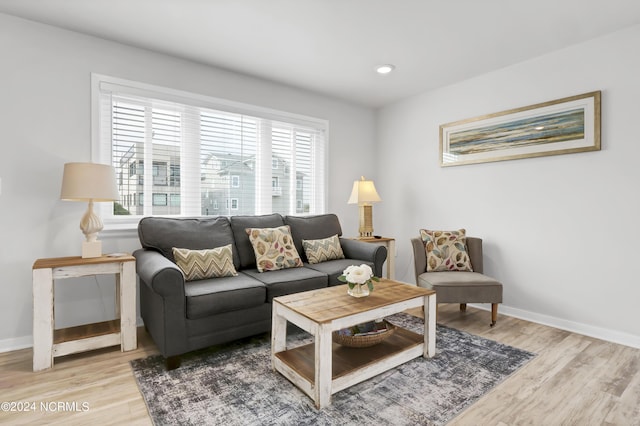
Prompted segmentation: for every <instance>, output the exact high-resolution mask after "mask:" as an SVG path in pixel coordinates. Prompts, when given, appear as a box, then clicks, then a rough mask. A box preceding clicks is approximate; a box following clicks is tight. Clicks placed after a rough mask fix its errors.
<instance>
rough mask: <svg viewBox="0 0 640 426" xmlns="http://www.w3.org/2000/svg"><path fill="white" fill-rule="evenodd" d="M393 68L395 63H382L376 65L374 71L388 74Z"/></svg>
mask: <svg viewBox="0 0 640 426" xmlns="http://www.w3.org/2000/svg"><path fill="white" fill-rule="evenodd" d="M394 69H396V67H395V65H391V64H384V65H378V66H377V67H376V72H377V73H378V74H389V73H390V72H391V71H393V70H394Z"/></svg>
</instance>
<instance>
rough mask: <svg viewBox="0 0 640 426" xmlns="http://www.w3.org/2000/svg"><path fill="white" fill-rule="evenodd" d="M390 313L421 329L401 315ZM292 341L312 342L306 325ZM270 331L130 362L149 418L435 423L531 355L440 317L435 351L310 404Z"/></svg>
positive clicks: (159, 421) (165, 421) (164, 421)
mask: <svg viewBox="0 0 640 426" xmlns="http://www.w3.org/2000/svg"><path fill="white" fill-rule="evenodd" d="M387 319H388V320H391V322H393V323H395V324H397V325H400V326H403V327H405V328H408V329H411V330H413V331H416V332H419V333H422V320H421V319H418V318H416V317H413V316H411V315H407V314H397V315H394V316H392V317H388V318H387ZM288 341H289V342H292V343H296V344H297V341H300V342H301V343H302V342H310V341H312V340H311V338H310V336H309V335H308V334H306V333H304V332H301V331H300V332H299V333H296V334H294V336H293V337H289V338H288ZM270 345H271V342H270V340H269V335H267V334H264V335H261V336H258V337H254V338H251V339H244V340H240V341H237V342H234V343H232V344H228V345H222V346H216V347H212V348H209V349H207V350H203V351H198V352H194V353H191V354H188V355H186V356H184V357H183V358H182V365H181V367H180V368H178V369H176V370H172V371H165V368H164V362H163V358H162V357H161V356H159V355H155V356H150V357H147V358H144V359H138V360H134V361H131V366H132V368H133V372H134V376H135V378H136V381H137V382H138V386H139V388H140V391H141V393H142V395H143V397H144V400H145V402H146V404H147V408H148V410H149V414H150V416H151V418H152V420H153V422H154V424H156V425H341V426H343V425H381V424H389V425H442V424H445V423H447V422H448V421H449V420H451V419H453V418H454V417H455V416H456V415H458V414H459V413H460V412H462V411H463V410H464V409H465V408H467V407H468V406H470V405H471V404H473V403H474V402H475V401H476V400H478V398H480V397H481V396H482V395H484V394H485V393H486V392H488V391H489V390H491V389H492V388H493V387H494V386H496V385H497V384H499V383H500V382H502V381H503V380H504V379H505V378H506V377H508V376H509V375H511V374H512V373H513V372H515V371H516V370H517V369H518V368H520V367H522V366H523V365H524V364H526V363H527V362H528V361H529V360H530V359H532V358H533V357H534V356H535V355H534V354H532V353H530V352H526V351H523V350H520V349H516V348H513V347H510V346H507V345H503V344H500V343H497V342H494V341H491V340H488V339H485V338H482V337H479V336H474V335H471V334H468V333H465V332H462V331H459V330H455V329H453V328H448V327H445V326H441V325H438V326H437V331H436V356H435V357H433V358H431V359H424V358H422V357H420V358H416V359H414V360H412V361H409V362H407V363H406V364H403V365H401V366H399V367H396V368H394V369H392V370H390V371H388V372H386V373H382V374H380V375H378V376H376V377H373V378H372V379H369V380H367V381H365V382H362V383H360V384H358V385H355V386H353V387H351V388H349V389H345V390H343V391H341V392H338V393H336V394H334V395H333V396H332V399H331V401H332V403H331V405H330V406H329V407H327V408H324V409H322V410H317V409H316V408H315V406H314V404H313V402H312V401H311V399H309V398H308V397H307V396H306V395H305V394H304V393H302V391H300V390H298V388H297V387H295V386H294V385H293V384H291V383H290V382H289V381H288V380H287V379H285V378H284V377H283V376H281V375H280V374H279V373H276V372H274V371H273V370H272V369H271V362H270Z"/></svg>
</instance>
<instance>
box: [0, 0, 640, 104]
mask: <svg viewBox="0 0 640 426" xmlns="http://www.w3.org/2000/svg"><path fill="white" fill-rule="evenodd" d="M0 13H6V14H10V15H15V16H18V17H22V18H26V19H30V20H34V21H38V22H42V23H46V24H50V25H55V26H59V27H62V28H66V29H69V30H73V31H78V32H81V33H86V34H91V35H94V36H97V37H101V38H105V39H109V40H114V41H117V42H120V43H124V44H128V45H132V46H137V47H141V48H145V49H150V50H153V51H157V52H161V53H165V54H169V55H173V56H177V57H181V58H185V59H189V60H192V61H196V62H199V63H203V64H208V65H212V66H215V67H219V68H223V69H227V70H231V71H234V72H239V73H243V74H247V75H251V76H255V77H259V78H263V79H267V80H270V81H275V82H279V83H283V84H286V85H290V86H294V87H299V88H303V89H307V90H311V91H314V92H319V93H322V94H326V95H329V96H334V97H338V98H341V99H345V100H348V101H351V102H354V103H358V104H361V105H365V106H369V107H380V106H383V105H386V104H389V103H392V102H395V101H397V100H399V99H402V98H405V97H408V96H411V95H414V94H417V93H420V92H423V91H425V90H429V89H433V88H436V87H440V86H444V85H448V84H452V83H455V82H457V81H461V80H464V79H467V78H470V77H473V76H476V75H479V74H483V73H486V72H489V71H492V70H495V69H498V68H502V67H505V66H508V65H510V64H513V63H517V62H521V61H523V60H526V59H529V58H532V57H536V56H540V55H543V54H545V53H547V52H551V51H554V50H558V49H562V48H564V47H566V46H569V45H572V44H576V43H580V42H582V41H585V40H588V39H591V38H595V37H598V36H600V35H603V34H607V33H610V32H613V31H616V30H619V29H621V28H624V27H628V26H631V25H634V24H637V23H640V1H638V0H607V1H602V0H536V1H527V2H524V1H515V0H482V1H479V0H46V1H44V0H0ZM594 60H597V58H594ZM383 63H392V64H394V65H395V66H396V70H395V71H394V72H393V73H391V74H389V75H386V76H380V75H377V74H376V73H375V72H374V66H375V65H378V64H383Z"/></svg>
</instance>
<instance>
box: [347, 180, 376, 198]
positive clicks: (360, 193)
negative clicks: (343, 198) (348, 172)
mask: <svg viewBox="0 0 640 426" xmlns="http://www.w3.org/2000/svg"><path fill="white" fill-rule="evenodd" d="M378 201H382V199H381V198H380V196H379V195H378V191H376V187H375V185H374V184H373V181H372V180H364V176H362V177H361V178H360V180H357V181H355V182H353V189H352V190H351V196H350V197H349V201H348V202H347V203H348V204H365V203H377V202H378Z"/></svg>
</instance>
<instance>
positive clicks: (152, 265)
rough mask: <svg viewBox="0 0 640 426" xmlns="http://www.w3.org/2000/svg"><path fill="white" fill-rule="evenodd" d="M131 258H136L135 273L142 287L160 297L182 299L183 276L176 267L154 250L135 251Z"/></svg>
mask: <svg viewBox="0 0 640 426" xmlns="http://www.w3.org/2000/svg"><path fill="white" fill-rule="evenodd" d="M133 256H134V257H135V258H136V272H137V273H138V276H139V277H140V282H141V283H144V284H143V285H146V286H148V287H149V288H150V289H151V290H152V291H154V292H155V293H158V294H159V295H161V296H162V297H175V296H181V297H183V298H184V296H185V293H184V275H183V274H182V271H181V270H180V268H178V265H176V264H175V263H173V262H172V261H170V260H169V259H167V258H166V257H164V256H163V255H162V254H161V253H160V252H157V251H154V250H148V249H140V250H136V251H135V252H134V253H133Z"/></svg>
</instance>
